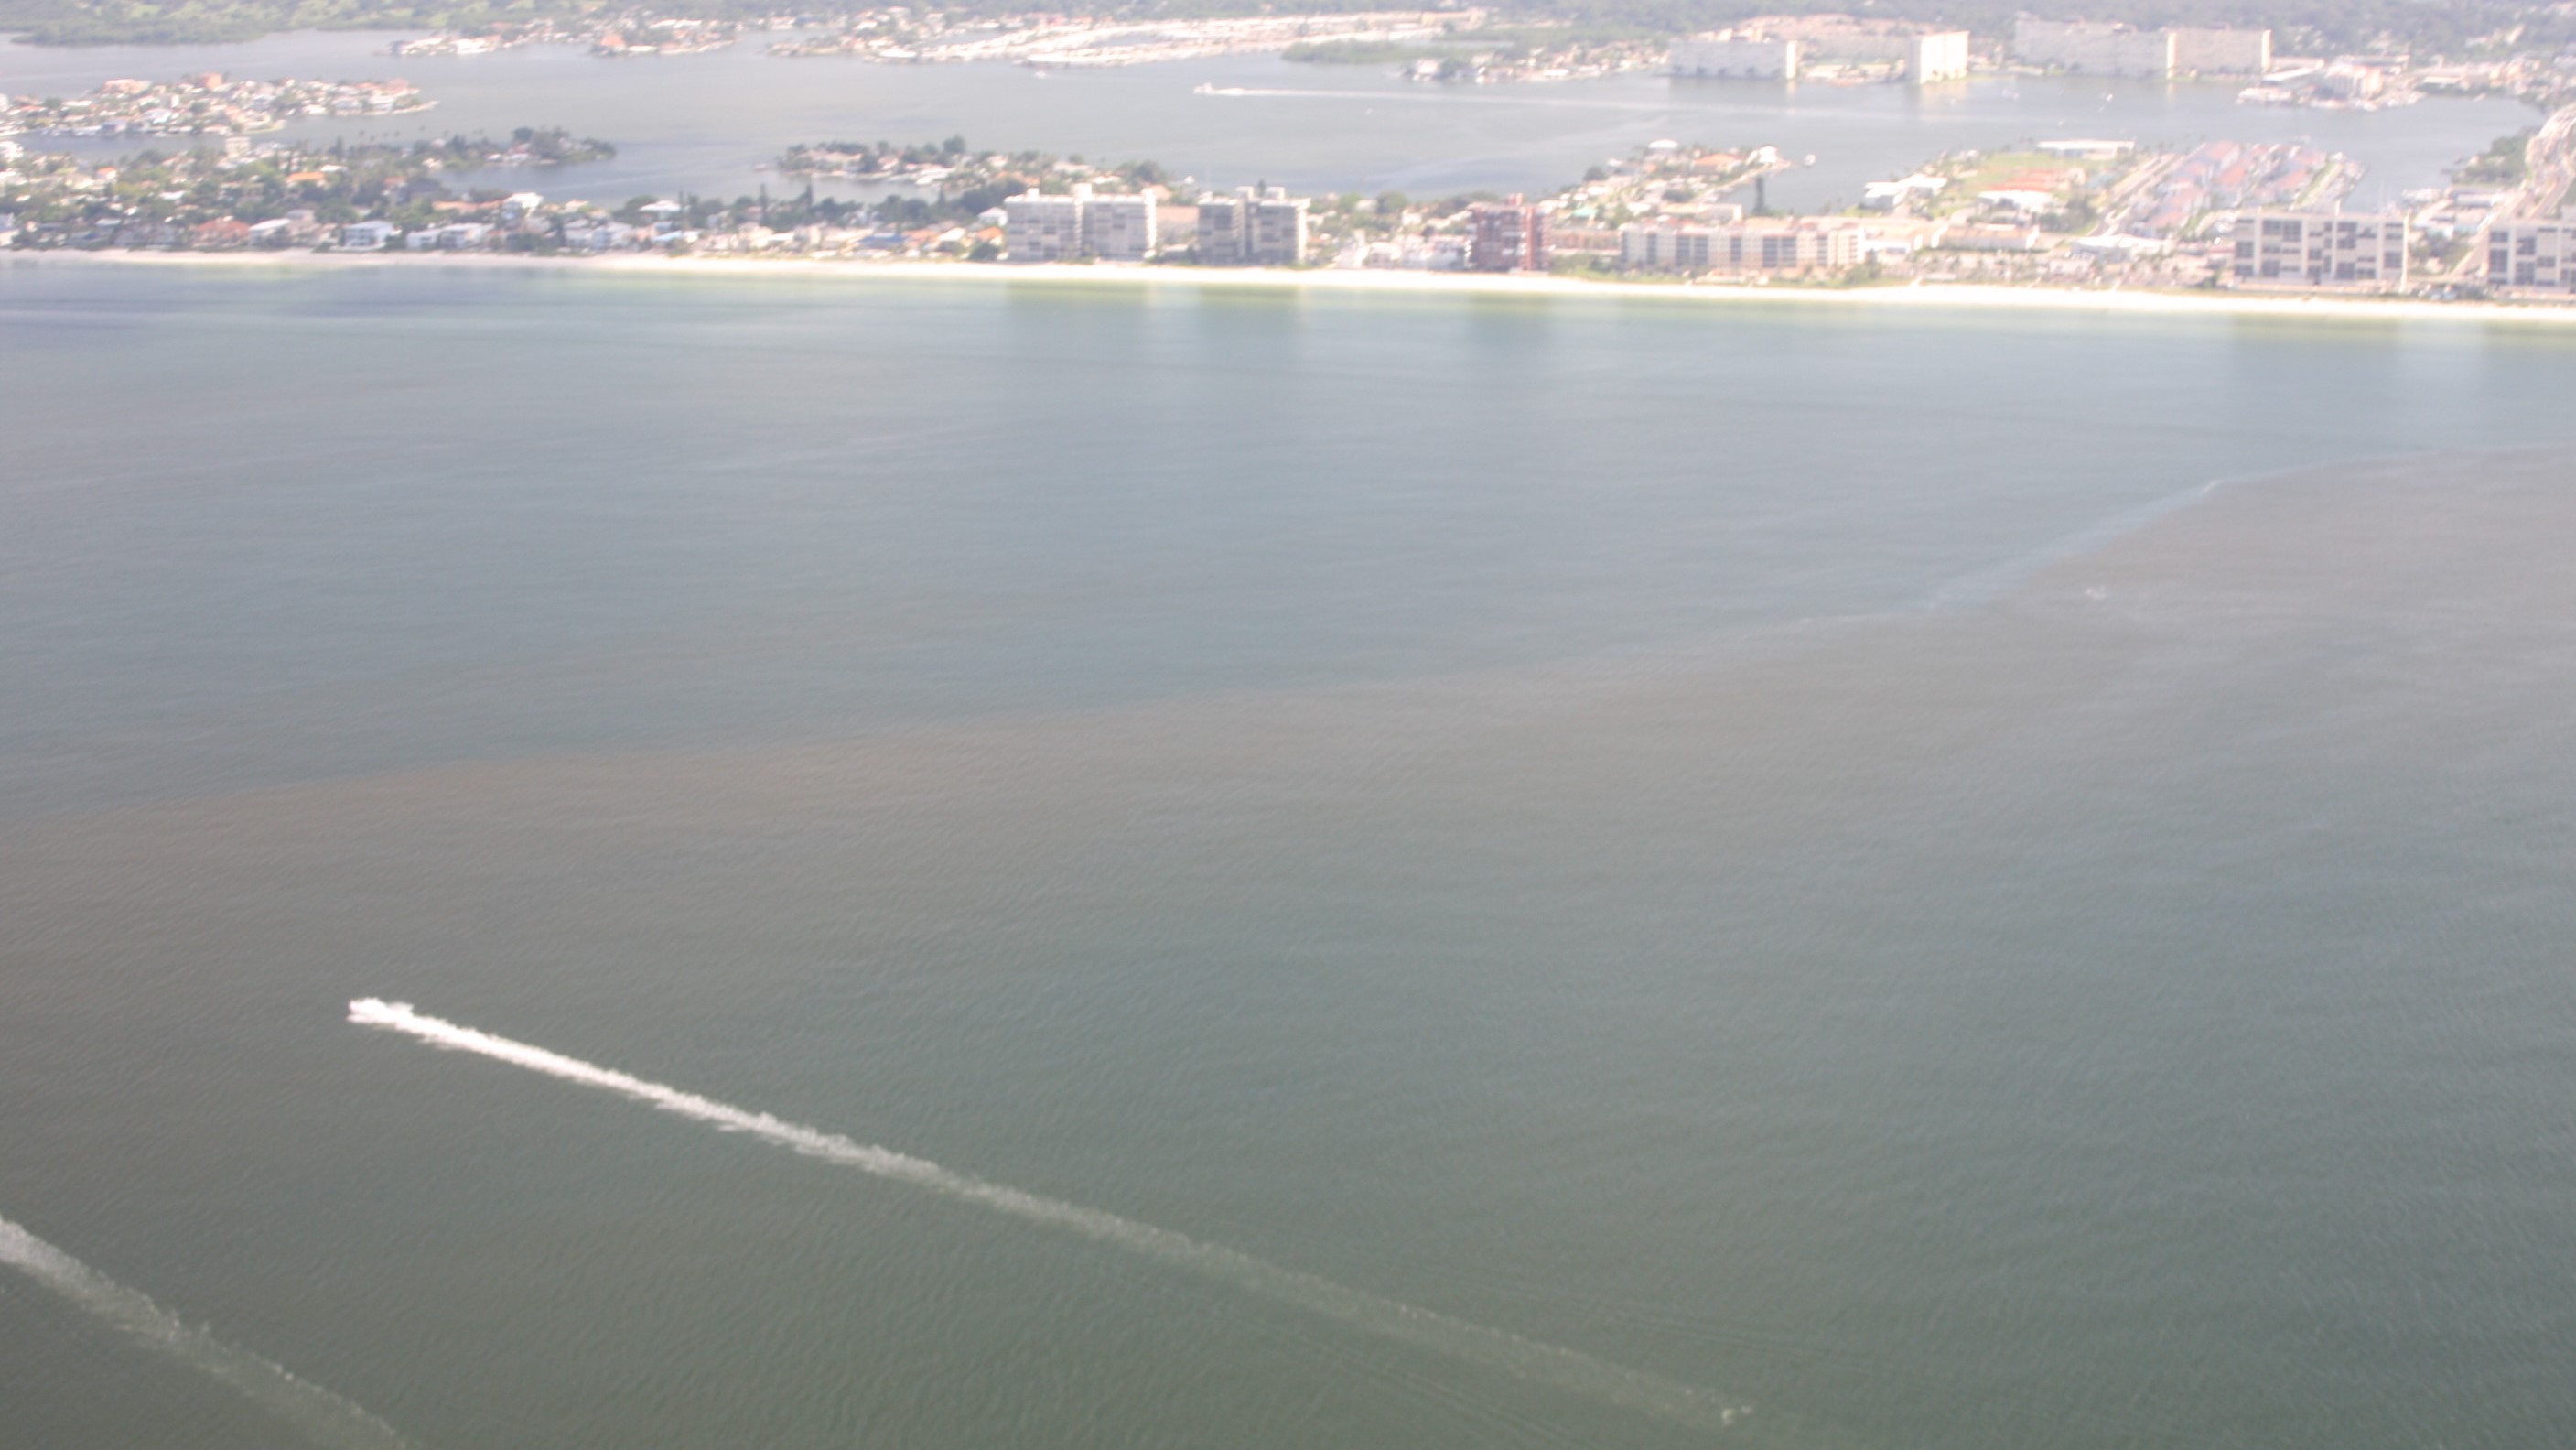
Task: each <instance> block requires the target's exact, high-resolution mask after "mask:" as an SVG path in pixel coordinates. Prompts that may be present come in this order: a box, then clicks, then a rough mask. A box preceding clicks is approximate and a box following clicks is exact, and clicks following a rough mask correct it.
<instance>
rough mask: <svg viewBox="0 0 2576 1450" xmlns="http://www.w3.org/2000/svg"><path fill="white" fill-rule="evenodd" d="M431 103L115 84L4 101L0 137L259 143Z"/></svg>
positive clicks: (203, 80) (302, 91) (399, 93)
mask: <svg viewBox="0 0 2576 1450" xmlns="http://www.w3.org/2000/svg"><path fill="white" fill-rule="evenodd" d="M432 104H433V102H431V101H430V99H429V98H428V97H426V96H424V95H422V94H421V92H420V88H419V87H418V86H415V85H413V84H411V83H410V82H408V81H398V80H395V81H302V80H294V79H286V80H274V81H263V80H248V79H242V78H239V77H233V76H226V75H224V74H223V73H222V72H220V71H200V72H198V73H197V74H195V75H188V76H182V77H180V78H178V79H177V80H171V81H143V80H130V79H129V80H112V81H109V82H107V83H106V84H105V85H102V86H100V87H99V88H98V89H96V90H94V91H91V92H89V93H87V94H85V95H79V96H72V97H69V98H62V97H36V96H18V97H14V98H11V97H0V136H6V135H12V134H20V133H25V134H32V135H36V136H47V137H66V136H72V137H95V136H256V135H259V134H261V133H262V132H267V131H279V130H283V129H285V127H286V124H287V123H288V122H289V121H292V120H295V119H297V118H299V117H304V116H343V117H349V116H407V115H412V114H414V113H416V112H420V111H426V110H428V109H429V108H430V106H431V105H432Z"/></svg>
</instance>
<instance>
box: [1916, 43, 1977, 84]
mask: <svg viewBox="0 0 2576 1450" xmlns="http://www.w3.org/2000/svg"><path fill="white" fill-rule="evenodd" d="M1908 48H1909V49H1910V50H1911V51H1912V52H1913V53H1912V54H1911V55H1909V56H1908V57H1907V58H1906V65H1905V77H1906V79H1907V80H1910V81H1912V82H1913V83H1914V84H1916V85H1918V86H1930V85H1938V84H1940V83H1941V82H1943V81H1955V80H1964V79H1966V78H1967V74H1968V32H1966V31H1964V30H1933V31H1926V32H1924V33H1923V34H1920V35H1917V36H1915V37H1913V40H1912V43H1911V45H1910V46H1909V47H1908Z"/></svg>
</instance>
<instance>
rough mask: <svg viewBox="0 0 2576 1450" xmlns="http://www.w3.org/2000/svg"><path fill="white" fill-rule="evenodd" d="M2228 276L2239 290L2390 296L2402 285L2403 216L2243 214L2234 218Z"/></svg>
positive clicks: (2289, 212) (2403, 253)
mask: <svg viewBox="0 0 2576 1450" xmlns="http://www.w3.org/2000/svg"><path fill="white" fill-rule="evenodd" d="M2234 241H2235V258H2234V263H2235V265H2234V267H2233V268H2232V276H2233V279H2234V281H2235V283H2236V285H2238V286H2240V287H2301V288H2308V287H2327V288H2335V289H2338V290H2343V291H2353V292H2394V291H2397V290H2398V289H2399V288H2402V287H2404V286H2405V285H2406V268H2407V257H2406V253H2407V245H2406V243H2407V228H2406V218H2405V216H2404V215H2403V214H2392V215H2386V216H2377V215H2360V216H2347V215H2344V214H2342V213H2340V212H2297V211H2249V212H2243V213H2240V214H2238V216H2237V218H2236V232H2235V236H2234Z"/></svg>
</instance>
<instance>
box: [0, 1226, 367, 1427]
mask: <svg viewBox="0 0 2576 1450" xmlns="http://www.w3.org/2000/svg"><path fill="white" fill-rule="evenodd" d="M0 1264H7V1265H8V1266H9V1267H11V1268H13V1269H17V1270H19V1271H20V1272H22V1273H24V1274H25V1275H26V1276H27V1277H28V1278H31V1279H33V1280H35V1281H36V1282H37V1283H39V1284H42V1285H44V1286H45V1287H46V1288H48V1289H51V1290H53V1291H54V1292H55V1293H57V1294H60V1295H61V1296H63V1297H64V1298H65V1299H68V1300H70V1301H71V1302H72V1303H73V1304H75V1305H77V1306H79V1307H80V1308H82V1309H84V1310H87V1311H88V1312H89V1313H90V1314H92V1315H94V1316H96V1317H97V1318H99V1319H100V1320H102V1321H104V1322H105V1323H106V1324H107V1325H108V1326H109V1327H110V1328H112V1329H115V1330H117V1331H118V1332H119V1333H121V1334H123V1335H124V1336H125V1337H126V1338H128V1339H131V1340H133V1341H134V1342H135V1343H137V1344H140V1345H142V1346H144V1347H145V1348H147V1349H155V1350H159V1351H160V1352H162V1353H164V1354H167V1355H169V1356H170V1357H171V1358H173V1359H176V1360H178V1361H179V1362H181V1363H182V1364H185V1365H187V1366H188V1367H189V1368H191V1369H194V1370H197V1371H198V1372H199V1373H202V1374H205V1375H208V1376H211V1377H212V1378H214V1379H217V1380H220V1381H222V1382H223V1383H224V1384H226V1385H229V1386H231V1387H232V1388H233V1389H234V1390H236V1391H238V1392H240V1393H241V1394H242V1395H243V1396H244V1397H246V1398H248V1399H249V1400H250V1401H251V1402H252V1403H254V1404H256V1405H258V1406H259V1407H260V1408H262V1409H264V1410H267V1411H268V1412H269V1413H270V1414H272V1415H275V1416H276V1417H277V1418H279V1419H281V1420H284V1421H286V1422H287V1423H288V1424H290V1425H293V1426H294V1427H295V1428H296V1429H298V1430H300V1431H302V1432H303V1434H304V1437H305V1438H306V1439H308V1440H310V1441H312V1442H313V1443H314V1444H316V1445H320V1446H322V1447H324V1450H398V1447H401V1446H405V1445H408V1444H409V1443H410V1442H409V1441H407V1440H405V1439H403V1437H402V1436H401V1435H399V1434H397V1433H395V1431H394V1428H393V1427H392V1426H391V1425H388V1424H386V1423H385V1422H384V1421H382V1420H379V1419H377V1418H376V1417H375V1416H373V1415H370V1414H368V1413H367V1412H366V1411H365V1410H362V1409H360V1408H358V1407H357V1406H356V1405H353V1404H351V1403H349V1402H348V1401H347V1400H344V1399H342V1398H340V1397H339V1396H338V1395H335V1394H333V1393H331V1392H330V1391H329V1390H326V1389H324V1388H322V1387H321V1386H320V1385H317V1384H312V1383H310V1382H308V1381H305V1380H301V1379H298V1378H296V1377H295V1376H294V1375H293V1374H292V1373H290V1372H289V1371H288V1370H286V1369H285V1368H284V1367H283V1366H281V1365H276V1364H272V1363H270V1362H269V1361H267V1360H264V1359H262V1358H260V1357H259V1356H258V1355H255V1354H253V1353H251V1352H250V1351H249V1350H246V1349H237V1348H235V1347H233V1346H232V1345H229V1344H226V1343H224V1342H223V1341H222V1340H220V1339H217V1338H215V1337H214V1336H213V1335H211V1334H209V1333H207V1332H206V1331H204V1330H202V1329H197V1328H193V1327H191V1326H190V1325H189V1324H187V1323H186V1322H185V1321H183V1320H181V1319H180V1318H179V1316H178V1315H176V1314H173V1313H171V1312H170V1311H169V1310H167V1309H164V1308H162V1307H161V1306H160V1305H158V1304H155V1303H153V1302H152V1300H151V1299H150V1298H149V1297H148V1296H146V1295H145V1294H143V1293H142V1292H141V1291H140V1290H136V1289H129V1288H127V1287H125V1286H124V1285H123V1284H120V1283H118V1282H116V1281H115V1280H114V1279H111V1278H109V1277H107V1276H106V1275H105V1274H102V1273H100V1272H99V1271H98V1270H96V1269H93V1268H91V1267H90V1266H89V1265H87V1264H84V1263H82V1262H81V1261H80V1260H78V1259H75V1258H73V1257H72V1256H71V1255H69V1254H67V1253H64V1252H63V1251H62V1250H61V1249H58V1248H55V1247H54V1246H53V1245H52V1244H49V1243H47V1242H45V1241H44V1240H43V1239H40V1238H38V1237H36V1236H35V1235H34V1234H32V1233H29V1232H28V1231H27V1230H26V1229H24V1228H21V1227H19V1226H18V1225H17V1224H14V1223H11V1222H10V1221H9V1220H7V1219H5V1218H0Z"/></svg>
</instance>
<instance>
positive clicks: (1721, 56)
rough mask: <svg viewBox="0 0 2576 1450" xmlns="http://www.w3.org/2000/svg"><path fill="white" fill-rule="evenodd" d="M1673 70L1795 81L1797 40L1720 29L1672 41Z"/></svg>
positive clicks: (1681, 73) (1711, 77)
mask: <svg viewBox="0 0 2576 1450" xmlns="http://www.w3.org/2000/svg"><path fill="white" fill-rule="evenodd" d="M1672 71H1673V74H1674V75H1677V76H1697V77H1703V78H1706V79H1709V80H1740V81H1794V80H1796V79H1797V78H1798V42H1796V41H1794V40H1787V39H1774V38H1772V37H1769V36H1753V35H1741V34H1738V33H1737V32H1735V31H1731V30H1723V31H1719V32H1717V33H1715V34H1713V35H1694V36H1692V37H1691V38H1690V39H1688V40H1676V41H1674V42H1673V50H1672Z"/></svg>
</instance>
